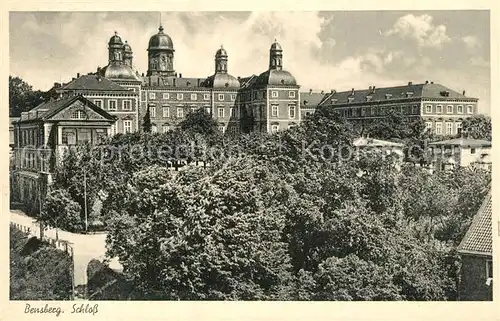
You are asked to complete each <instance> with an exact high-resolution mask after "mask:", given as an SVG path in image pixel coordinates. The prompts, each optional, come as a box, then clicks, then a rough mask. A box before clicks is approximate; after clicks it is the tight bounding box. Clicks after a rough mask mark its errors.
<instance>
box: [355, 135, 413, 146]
mask: <svg viewBox="0 0 500 321" xmlns="http://www.w3.org/2000/svg"><path fill="white" fill-rule="evenodd" d="M352 144H353V146H359V147H401V148H402V147H404V145H403V144H400V143H394V142H389V141H386V140H379V139H373V138H366V137H360V138H357V139H355V140H354V142H353V143H352Z"/></svg>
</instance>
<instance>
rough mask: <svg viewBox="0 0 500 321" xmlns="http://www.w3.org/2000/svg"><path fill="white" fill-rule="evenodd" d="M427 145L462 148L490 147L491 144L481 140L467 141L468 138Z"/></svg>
mask: <svg viewBox="0 0 500 321" xmlns="http://www.w3.org/2000/svg"><path fill="white" fill-rule="evenodd" d="M429 145H433V146H446V145H448V146H462V147H491V142H490V141H488V140H482V139H469V138H454V139H448V140H442V141H439V142H433V143H430V144H429Z"/></svg>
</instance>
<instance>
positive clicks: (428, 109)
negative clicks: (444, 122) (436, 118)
mask: <svg viewBox="0 0 500 321" xmlns="http://www.w3.org/2000/svg"><path fill="white" fill-rule="evenodd" d="M425 113H426V114H430V113H432V105H426V106H425Z"/></svg>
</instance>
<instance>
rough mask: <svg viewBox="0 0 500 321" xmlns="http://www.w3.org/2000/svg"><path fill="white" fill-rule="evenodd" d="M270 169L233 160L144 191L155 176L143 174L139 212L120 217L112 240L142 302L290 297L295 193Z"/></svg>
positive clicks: (138, 191) (138, 190)
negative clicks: (290, 217)
mask: <svg viewBox="0 0 500 321" xmlns="http://www.w3.org/2000/svg"><path fill="white" fill-rule="evenodd" d="M269 165H270V164H265V163H263V162H259V161H258V160H253V161H252V162H250V163H249V162H248V160H233V161H231V162H229V163H228V164H225V165H224V166H223V167H222V168H218V169H212V168H210V169H208V171H212V172H211V175H207V176H202V177H200V179H199V180H197V181H194V182H193V181H192V179H191V176H192V175H191V173H189V172H190V170H187V171H183V172H181V173H179V175H178V177H179V178H176V179H174V180H173V181H165V182H164V183H163V184H161V183H160V184H159V185H155V186H156V187H155V188H153V189H150V188H142V187H141V186H143V184H144V183H143V182H142V181H143V180H144V179H147V181H149V180H150V178H147V177H151V175H152V174H154V173H150V172H149V173H144V174H141V175H139V176H136V178H137V180H135V181H133V182H132V194H133V195H136V198H135V200H133V202H134V203H135V204H134V206H130V207H128V208H130V209H134V208H135V209H136V210H132V211H130V212H129V213H128V214H125V215H121V216H117V217H116V218H115V219H114V220H113V222H112V224H111V230H110V233H109V236H108V238H109V239H108V240H109V249H110V252H111V253H112V255H118V256H119V257H120V260H121V262H122V264H123V266H124V272H125V273H126V274H127V275H128V276H129V277H130V278H131V279H132V280H133V281H132V282H133V283H134V285H135V286H136V288H137V289H140V290H141V291H142V293H143V296H142V298H148V299H191V300H193V299H205V300H263V299H268V300H269V299H271V300H272V299H280V298H282V297H283V295H284V293H286V292H287V285H288V284H289V282H291V274H290V264H289V257H288V255H287V251H286V248H287V246H286V243H284V242H283V240H282V230H283V227H284V213H285V211H286V202H285V203H283V202H284V201H285V200H287V199H289V192H290V191H289V190H288V189H287V187H286V186H283V184H280V183H279V181H278V180H277V179H276V177H275V176H274V175H273V170H272V168H271V167H270V166H269ZM183 177H186V179H184V178H183ZM154 181H156V182H158V180H157V179H155V180H154ZM146 185H147V186H151V184H149V183H146ZM151 187H152V186H151ZM134 190H136V192H133V191H134Z"/></svg>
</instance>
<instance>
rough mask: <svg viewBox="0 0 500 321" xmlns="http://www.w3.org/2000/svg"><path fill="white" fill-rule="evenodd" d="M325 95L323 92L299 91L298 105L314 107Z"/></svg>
mask: <svg viewBox="0 0 500 321" xmlns="http://www.w3.org/2000/svg"><path fill="white" fill-rule="evenodd" d="M326 96H327V94H325V93H314V92H301V93H300V107H301V108H316V106H318V105H319V104H320V103H321V102H322V101H323V99H324V98H325V97H326Z"/></svg>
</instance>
